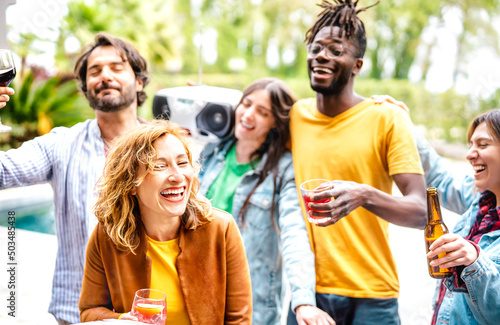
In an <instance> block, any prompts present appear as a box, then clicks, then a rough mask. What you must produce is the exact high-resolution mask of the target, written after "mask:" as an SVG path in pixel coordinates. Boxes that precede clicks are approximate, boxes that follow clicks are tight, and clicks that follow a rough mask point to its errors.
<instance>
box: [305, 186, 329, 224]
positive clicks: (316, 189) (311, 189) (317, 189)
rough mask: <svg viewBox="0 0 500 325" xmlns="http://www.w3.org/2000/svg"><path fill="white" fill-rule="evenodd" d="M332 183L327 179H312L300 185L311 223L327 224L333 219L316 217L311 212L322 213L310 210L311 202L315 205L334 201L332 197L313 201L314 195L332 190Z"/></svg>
mask: <svg viewBox="0 0 500 325" xmlns="http://www.w3.org/2000/svg"><path fill="white" fill-rule="evenodd" d="M329 182H330V181H329V180H327V179H311V180H308V181H305V182H304V183H302V184H300V193H301V194H302V199H303V200H304V206H305V207H306V212H307V219H308V220H309V222H311V223H322V222H326V221H328V220H330V219H331V217H315V216H312V215H310V214H309V211H316V212H321V211H319V210H313V209H311V208H309V206H308V203H309V202H314V203H328V202H330V201H331V200H332V198H331V197H328V198H324V199H321V200H318V201H312V200H311V197H312V196H313V195H314V194H318V193H321V192H324V191H327V190H330V189H331V187H330V186H329V185H328V183H329Z"/></svg>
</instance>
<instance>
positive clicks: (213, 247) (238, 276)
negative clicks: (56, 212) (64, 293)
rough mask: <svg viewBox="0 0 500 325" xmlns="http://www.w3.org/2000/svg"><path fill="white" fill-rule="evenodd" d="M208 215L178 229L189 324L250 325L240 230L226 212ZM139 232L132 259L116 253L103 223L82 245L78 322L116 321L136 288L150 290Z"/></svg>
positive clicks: (127, 307)
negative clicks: (198, 223)
mask: <svg viewBox="0 0 500 325" xmlns="http://www.w3.org/2000/svg"><path fill="white" fill-rule="evenodd" d="M213 211H214V213H213V215H212V216H213V219H212V220H211V221H210V222H209V223H207V224H204V225H202V226H199V227H198V228H197V229H196V230H186V229H184V228H181V231H180V239H179V248H180V252H179V256H178V257H177V261H176V267H177V271H178V274H179V281H180V285H181V290H182V294H183V296H184V301H185V304H186V310H187V313H188V316H189V320H190V321H191V324H193V325H198V324H207V325H214V324H251V319H252V296H251V290H252V289H251V286H250V274H249V271H248V264H247V259H246V254H245V250H244V247H243V242H242V240H241V236H240V233H239V230H238V228H237V226H236V224H235V222H234V220H233V217H232V216H231V215H230V214H228V213H225V212H223V211H221V210H217V209H214V210H213ZM139 231H140V237H141V244H140V246H139V247H138V249H137V250H136V255H134V254H132V253H131V252H130V251H127V252H122V251H120V250H118V249H117V247H116V246H115V245H114V244H113V242H112V241H111V240H110V238H109V237H108V235H107V234H106V232H105V231H104V227H103V225H102V224H101V223H99V224H98V225H97V227H96V229H95V230H94V232H93V233H92V236H91V237H90V240H89V243H88V246H87V255H86V263H85V271H84V275H83V285H82V292H81V296H80V303H79V307H80V318H81V321H82V322H86V321H94V320H102V319H105V318H118V316H120V314H121V313H126V312H129V311H130V309H131V307H132V302H133V300H134V295H135V292H136V291H137V290H138V289H143V288H149V286H150V283H151V259H150V258H149V257H148V256H147V255H146V252H147V250H148V246H149V244H148V241H147V237H146V232H145V231H144V228H143V227H142V226H141V227H140V230H139ZM167 303H168V298H167ZM113 310H114V311H115V312H113ZM167 317H168V316H167Z"/></svg>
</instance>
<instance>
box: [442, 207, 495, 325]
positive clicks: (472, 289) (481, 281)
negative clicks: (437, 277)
mask: <svg viewBox="0 0 500 325" xmlns="http://www.w3.org/2000/svg"><path fill="white" fill-rule="evenodd" d="M478 209H479V199H478V200H476V202H474V204H473V205H472V206H471V207H470V209H469V210H468V211H467V212H466V213H464V214H463V215H462V218H461V219H460V220H459V221H458V223H457V224H456V225H455V228H454V229H453V232H454V233H457V234H459V235H460V236H462V237H465V236H467V235H468V234H469V232H470V229H471V227H472V225H473V224H474V221H475V219H476V215H477V211H478ZM479 247H480V248H481V251H480V253H479V256H478V258H477V260H476V261H475V262H474V263H472V264H471V265H469V266H467V267H465V268H464V270H463V271H462V273H461V274H460V277H461V278H462V280H463V281H464V282H465V285H466V287H467V289H465V288H456V287H454V286H453V277H450V278H448V279H446V280H445V285H446V287H447V288H448V290H447V292H446V295H445V298H444V300H443V302H442V304H441V307H440V308H439V315H438V318H437V322H436V324H450V325H454V324H457V325H458V324H471V325H472V324H500V308H499V307H500V230H496V231H493V232H490V233H487V234H484V235H483V236H482V237H481V239H480V240H479Z"/></svg>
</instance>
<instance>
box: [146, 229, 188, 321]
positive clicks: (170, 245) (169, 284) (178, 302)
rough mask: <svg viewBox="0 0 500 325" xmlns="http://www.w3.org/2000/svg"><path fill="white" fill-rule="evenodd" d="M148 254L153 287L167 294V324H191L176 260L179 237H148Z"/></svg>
mask: <svg viewBox="0 0 500 325" xmlns="http://www.w3.org/2000/svg"><path fill="white" fill-rule="evenodd" d="M148 242H149V249H148V252H147V255H148V256H149V257H150V258H151V261H152V268H151V288H154V289H158V290H161V291H163V292H165V294H166V295H167V325H169V324H176V325H177V324H179V325H185V324H191V323H190V322H189V317H188V314H187V311H186V306H185V304H184V297H183V295H182V290H181V286H180V283H179V275H178V273H177V269H176V267H175V261H176V260H177V256H178V255H179V238H176V239H172V240H169V241H165V242H159V241H156V240H154V239H152V238H150V237H148Z"/></svg>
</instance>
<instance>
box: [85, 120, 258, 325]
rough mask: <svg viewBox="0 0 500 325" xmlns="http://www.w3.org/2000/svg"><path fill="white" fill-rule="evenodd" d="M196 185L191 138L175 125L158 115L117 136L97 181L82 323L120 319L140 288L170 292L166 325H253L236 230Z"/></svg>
mask: <svg viewBox="0 0 500 325" xmlns="http://www.w3.org/2000/svg"><path fill="white" fill-rule="evenodd" d="M198 187H199V182H198V178H197V176H196V164H195V162H194V161H193V157H192V151H191V147H190V144H189V142H188V140H187V138H186V137H185V136H184V134H183V133H182V131H181V130H180V129H179V128H178V127H177V126H174V125H173V124H170V123H168V122H166V121H155V122H152V123H151V124H146V125H141V126H138V127H137V128H135V129H133V130H132V131H130V132H129V133H128V134H126V135H124V136H123V137H122V138H120V139H119V140H118V141H117V143H116V144H115V147H114V149H113V150H112V151H111V152H110V154H109V156H108V158H107V162H106V166H105V170H104V174H103V176H102V178H101V180H100V182H99V184H98V201H97V203H96V216H97V218H98V219H99V224H98V225H97V227H96V229H95V230H94V232H93V234H92V236H91V238H90V240H89V243H88V247H87V255H86V264H85V272H84V278H83V287H82V293H81V297H80V304H79V305H80V312H81V314H80V317H81V320H82V321H93V320H102V319H105V318H119V317H120V316H123V315H122V314H124V313H127V312H129V311H130V309H131V307H132V302H133V299H134V294H135V292H136V291H137V290H139V289H143V288H154V289H159V290H162V291H163V292H165V293H166V294H167V315H168V318H167V324H207V325H208V324H210V325H211V324H250V323H251V312H252V301H251V287H250V277H249V271H248V265H247V261H246V256H245V251H244V247H243V243H242V240H241V236H240V234H239V231H238V228H237V226H236V224H235V222H234V220H233V218H232V217H231V215H229V214H228V213H226V212H223V211H221V210H217V209H212V207H211V205H210V203H209V202H208V201H207V200H206V199H204V198H200V197H198V196H197V192H198ZM125 317H126V318H129V319H130V317H131V316H128V315H126V316H125Z"/></svg>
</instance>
